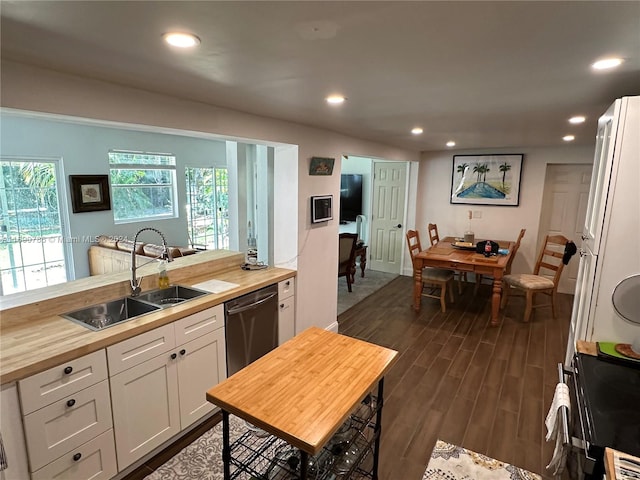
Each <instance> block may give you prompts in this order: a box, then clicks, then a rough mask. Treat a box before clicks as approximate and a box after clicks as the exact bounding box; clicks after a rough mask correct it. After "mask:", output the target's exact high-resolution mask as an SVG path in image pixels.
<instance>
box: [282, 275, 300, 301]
mask: <svg viewBox="0 0 640 480" xmlns="http://www.w3.org/2000/svg"><path fill="white" fill-rule="evenodd" d="M295 291H296V279H295V278H294V277H291V278H287V279H286V280H283V281H281V282H279V283H278V300H284V299H285V298H288V297H290V296H292V295H293V294H294V293H295Z"/></svg>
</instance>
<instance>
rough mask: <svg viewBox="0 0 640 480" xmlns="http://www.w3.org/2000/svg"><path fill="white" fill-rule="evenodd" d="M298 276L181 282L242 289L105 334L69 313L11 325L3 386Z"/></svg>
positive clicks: (3, 355) (227, 275)
mask: <svg viewBox="0 0 640 480" xmlns="http://www.w3.org/2000/svg"><path fill="white" fill-rule="evenodd" d="M296 273H297V272H296V271H295V270H289V269H285V268H279V267H269V268H266V269H264V270H253V271H245V270H242V269H240V267H235V268H228V269H226V270H220V271H217V272H212V273H211V274H210V275H200V276H197V277H193V278H192V279H189V281H180V282H175V283H179V284H181V285H186V286H191V285H194V284H196V283H200V282H203V281H206V280H210V279H217V280H222V281H226V282H230V283H236V284H238V287H235V288H232V289H230V290H227V291H224V292H222V293H210V294H207V295H203V296H202V297H199V298H196V299H192V300H189V301H187V302H184V303H182V304H178V305H174V306H172V307H168V308H165V309H162V310H159V311H157V312H152V313H148V314H146V315H144V316H142V317H140V318H138V319H134V320H128V321H126V322H123V323H122V324H120V325H115V326H112V327H109V328H106V329H104V330H101V331H93V330H90V329H88V328H86V327H84V326H82V325H78V324H77V323H75V322H72V321H70V320H68V319H66V318H64V317H61V316H60V315H59V314H62V313H64V312H65V311H69V309H66V310H64V311H60V312H55V314H54V313H52V314H51V315H48V316H44V317H43V318H41V319H38V320H37V321H31V322H24V323H22V324H11V325H10V326H9V327H8V328H6V327H3V328H2V330H1V333H0V384H2V385H4V384H8V383H11V382H14V381H17V380H21V379H23V378H26V377H28V376H30V375H34V374H36V373H40V372H42V371H45V370H47V369H49V368H52V367H55V366H56V365H59V364H62V363H64V362H68V361H71V360H74V359H76V358H79V357H81V356H83V355H86V354H89V353H92V352H95V351H97V350H101V349H103V348H106V347H108V346H110V345H114V344H116V343H118V342H121V341H123V340H126V339H128V338H131V337H134V336H136V335H139V334H141V333H144V332H147V331H150V330H153V329H155V328H157V327H161V326H163V325H166V324H168V323H172V322H174V321H176V320H179V319H180V318H183V317H185V316H188V315H192V314H194V313H197V312H200V311H202V310H205V309H207V308H211V307H214V306H216V305H220V304H222V303H224V302H226V301H229V300H231V299H233V298H237V297H239V296H242V295H244V294H246V293H249V292H252V291H255V290H258V289H260V288H262V287H266V286H268V285H272V284H274V283H279V282H281V281H283V280H287V279H289V278H293V277H295V276H296Z"/></svg>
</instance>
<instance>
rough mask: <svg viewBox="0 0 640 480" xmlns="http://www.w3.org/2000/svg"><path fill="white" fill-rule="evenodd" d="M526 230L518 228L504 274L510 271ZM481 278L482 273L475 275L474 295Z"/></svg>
mask: <svg viewBox="0 0 640 480" xmlns="http://www.w3.org/2000/svg"><path fill="white" fill-rule="evenodd" d="M526 231H527V229H526V228H523V229H521V230H520V234H519V235H518V238H517V239H516V243H514V245H513V247H512V248H511V256H510V257H509V260H507V265H506V266H505V267H504V275H509V274H510V273H511V264H512V263H513V259H514V258H516V253H518V249H519V248H520V242H522V237H524V234H525V233H526ZM482 278H483V276H482V275H477V276H476V286H475V289H474V291H473V294H474V295H476V294H477V293H478V287H479V286H480V282H482Z"/></svg>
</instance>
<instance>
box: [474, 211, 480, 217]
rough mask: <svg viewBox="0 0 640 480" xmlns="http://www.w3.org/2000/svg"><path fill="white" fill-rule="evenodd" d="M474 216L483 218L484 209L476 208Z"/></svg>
mask: <svg viewBox="0 0 640 480" xmlns="http://www.w3.org/2000/svg"><path fill="white" fill-rule="evenodd" d="M473 218H482V210H474V211H473Z"/></svg>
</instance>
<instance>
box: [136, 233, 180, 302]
mask: <svg viewBox="0 0 640 480" xmlns="http://www.w3.org/2000/svg"><path fill="white" fill-rule="evenodd" d="M145 230H150V231H152V232H156V233H157V234H158V235H160V238H161V239H162V248H163V250H162V253H161V254H160V255H158V256H157V257H153V258H152V259H151V260H149V261H148V262H145V263H143V264H142V265H140V267H144V266H145V265H146V264H147V263H149V262H153V261H154V260H157V259H158V258H161V257H162V259H163V260H166V261H167V262H172V261H173V258H172V257H171V252H170V251H169V248H168V247H167V240H166V239H165V238H164V235H163V234H162V232H161V231H160V230H158V229H156V228H153V227H145V228H141V229H140V230H138V232H137V233H136V236H135V237H134V238H133V249H132V250H131V296H132V297H135V296H137V295H139V294H140V282H142V278H143V277H140V278H136V243H137V242H138V235H140V234H141V233H142V232H144V231H145Z"/></svg>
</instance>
